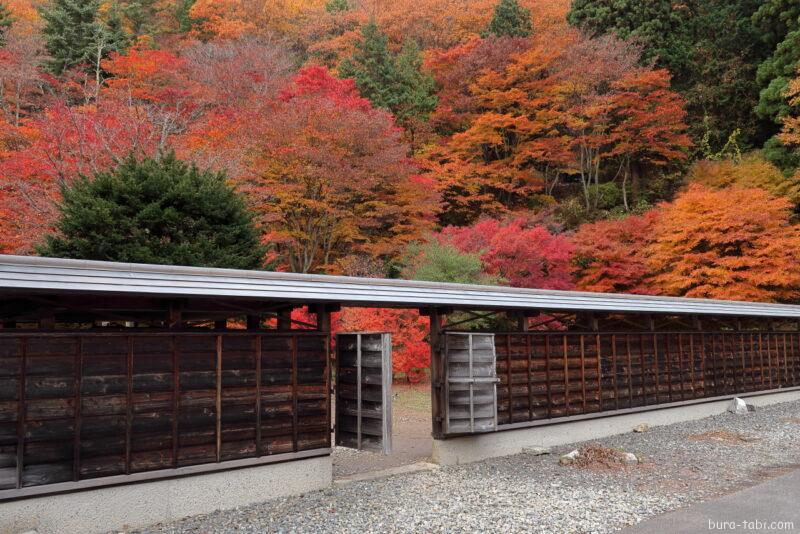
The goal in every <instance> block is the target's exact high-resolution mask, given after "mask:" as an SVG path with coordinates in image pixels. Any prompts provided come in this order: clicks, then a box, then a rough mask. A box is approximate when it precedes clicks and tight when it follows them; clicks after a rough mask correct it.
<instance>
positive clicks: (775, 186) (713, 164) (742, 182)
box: [687, 153, 800, 204]
mask: <svg viewBox="0 0 800 534" xmlns="http://www.w3.org/2000/svg"><path fill="white" fill-rule="evenodd" d="M687 180H688V181H689V182H690V183H697V184H701V185H704V186H706V187H710V188H712V189H722V188H726V187H743V188H748V189H750V188H759V189H763V190H765V191H768V192H769V193H771V194H772V195H774V196H776V197H777V196H780V197H786V198H788V199H789V200H790V201H791V202H792V203H794V204H800V175H797V176H794V177H791V178H788V177H786V176H784V174H783V173H782V172H781V170H780V169H778V168H777V167H776V166H775V165H773V164H772V163H770V162H768V161H766V160H765V159H764V158H763V157H762V156H761V155H760V154H758V153H752V154H748V155H746V156H745V157H744V158H742V160H741V161H734V160H732V159H724V160H719V161H717V160H702V161H698V162H697V163H695V164H694V165H692V168H691V169H690V170H689V175H688V177H687Z"/></svg>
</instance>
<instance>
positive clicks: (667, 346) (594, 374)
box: [495, 332, 800, 425]
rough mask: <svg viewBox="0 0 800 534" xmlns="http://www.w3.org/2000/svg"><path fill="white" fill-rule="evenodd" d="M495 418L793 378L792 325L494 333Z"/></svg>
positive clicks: (799, 347) (797, 369)
mask: <svg viewBox="0 0 800 534" xmlns="http://www.w3.org/2000/svg"><path fill="white" fill-rule="evenodd" d="M495 344H496V351H497V375H498V377H499V378H500V383H499V384H498V386H497V392H498V406H497V411H498V423H499V424H500V425H508V424H513V423H524V422H528V421H536V420H539V419H548V418H555V417H564V416H570V415H579V414H586V413H593V412H604V411H610V410H619V409H624V408H634V407H640V406H647V405H654V404H663V403H669V402H677V401H687V400H693V399H701V398H707V397H716V396H721V395H732V394H739V393H746V392H753V391H765V390H771V389H778V388H784V387H792V386H800V333H797V332H658V333H654V332H650V333H607V332H600V333H596V332H591V333H572V332H569V333H561V332H559V333H543V332H529V333H510V334H509V333H504V334H496V335H495Z"/></svg>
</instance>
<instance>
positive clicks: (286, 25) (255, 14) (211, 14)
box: [190, 0, 325, 39]
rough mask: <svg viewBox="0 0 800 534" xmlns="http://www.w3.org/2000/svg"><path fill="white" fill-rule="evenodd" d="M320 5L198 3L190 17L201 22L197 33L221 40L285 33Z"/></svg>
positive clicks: (318, 1)
mask: <svg viewBox="0 0 800 534" xmlns="http://www.w3.org/2000/svg"><path fill="white" fill-rule="evenodd" d="M324 6H325V1H324V0H198V1H197V2H196V3H195V4H194V5H193V6H192V9H191V11H190V14H191V16H192V18H194V19H198V20H201V21H202V22H201V24H200V30H199V32H200V33H202V34H205V35H208V36H212V37H220V38H223V39H224V38H237V37H241V36H243V35H258V34H265V33H270V32H277V33H288V32H289V31H290V30H291V29H292V28H296V27H298V26H302V24H303V21H304V19H305V17H306V16H307V15H308V14H310V13H312V12H315V11H318V10H320V9H324Z"/></svg>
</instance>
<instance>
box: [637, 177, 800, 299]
mask: <svg viewBox="0 0 800 534" xmlns="http://www.w3.org/2000/svg"><path fill="white" fill-rule="evenodd" d="M791 208H792V206H791V203H790V202H789V201H788V200H787V199H785V198H774V197H772V196H771V195H770V194H769V193H767V192H766V191H763V190H760V189H742V188H736V187H734V188H729V189H723V190H720V191H712V190H710V189H707V188H705V187H702V186H700V185H693V186H690V187H689V189H688V190H687V191H686V192H685V193H683V194H681V195H680V196H679V197H678V198H677V199H676V200H675V202H674V203H673V204H670V205H667V206H664V207H663V208H662V214H661V216H660V217H659V220H658V222H657V223H656V227H655V239H654V242H653V243H652V244H651V245H650V246H649V247H648V251H647V253H648V256H649V258H648V265H649V267H650V269H652V271H653V273H654V277H653V283H654V287H656V288H657V289H658V290H659V292H661V293H663V294H667V295H680V296H687V297H702V298H717V299H732V300H754V301H766V302H770V301H771V302H786V301H791V300H794V299H796V298H797V297H798V296H799V295H798V289H800V227H798V226H796V225H793V224H792V223H791V221H790V213H791Z"/></svg>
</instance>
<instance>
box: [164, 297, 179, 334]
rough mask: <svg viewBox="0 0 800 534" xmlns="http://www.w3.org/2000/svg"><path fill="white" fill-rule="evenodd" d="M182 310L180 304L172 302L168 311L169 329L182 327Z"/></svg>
mask: <svg viewBox="0 0 800 534" xmlns="http://www.w3.org/2000/svg"><path fill="white" fill-rule="evenodd" d="M181 308H182V306H181V305H180V303H179V302H170V303H169V310H168V311H167V328H169V329H170V330H174V329H176V328H180V327H181V315H182V314H181V311H182V310H181Z"/></svg>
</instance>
